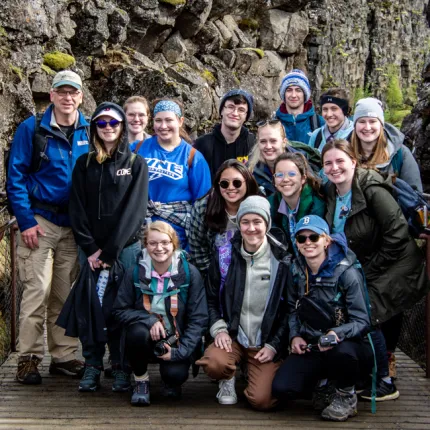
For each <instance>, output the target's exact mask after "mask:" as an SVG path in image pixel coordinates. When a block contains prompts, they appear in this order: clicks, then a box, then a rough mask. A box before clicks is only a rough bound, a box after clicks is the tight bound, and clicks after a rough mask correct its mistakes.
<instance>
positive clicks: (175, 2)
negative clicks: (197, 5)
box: [159, 0, 186, 6]
mask: <svg viewBox="0 0 430 430" xmlns="http://www.w3.org/2000/svg"><path fill="white" fill-rule="evenodd" d="M159 2H160V3H164V4H169V5H170V6H182V5H184V4H185V3H186V0H159Z"/></svg>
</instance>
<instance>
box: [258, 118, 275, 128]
mask: <svg viewBox="0 0 430 430" xmlns="http://www.w3.org/2000/svg"><path fill="white" fill-rule="evenodd" d="M279 122H280V120H279V119H275V118H274V119H265V120H263V121H258V122H257V123H256V124H255V125H256V126H257V127H264V126H265V125H267V124H270V125H274V124H278V123H279Z"/></svg>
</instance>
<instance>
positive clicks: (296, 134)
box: [276, 100, 325, 144]
mask: <svg viewBox="0 0 430 430" xmlns="http://www.w3.org/2000/svg"><path fill="white" fill-rule="evenodd" d="M313 115H315V110H314V107H313V106H312V102H311V101H310V100H309V101H307V102H306V103H305V106H304V110H303V113H301V114H300V115H297V116H296V117H294V115H292V114H290V113H288V112H287V109H286V107H285V103H282V104H281V106H280V107H279V108H278V110H277V111H276V117H277V118H278V119H279V120H280V121H281V122H282V125H283V126H284V128H285V132H286V133H287V138H288V140H295V141H298V142H303V143H306V144H308V143H309V139H310V137H311V134H312V132H313V130H312V126H311V117H312V116H313ZM318 123H319V127H321V126H323V125H324V124H325V121H324V118H323V117H322V116H320V115H318Z"/></svg>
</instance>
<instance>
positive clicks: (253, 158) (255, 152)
mask: <svg viewBox="0 0 430 430" xmlns="http://www.w3.org/2000/svg"><path fill="white" fill-rule="evenodd" d="M264 127H272V128H277V129H278V130H279V134H280V135H281V137H282V140H285V145H284V150H285V148H286V147H287V146H288V139H287V135H286V133H285V129H284V126H283V125H282V123H281V122H280V121H279V122H276V123H274V124H270V123H269V122H267V123H266V124H264V125H262V126H261V127H258V129H257V139H256V140H257V141H256V143H255V145H254V147H253V148H252V150H251V154H250V155H249V161H248V169H249V170H250V171H251V173H253V172H254V169H255V166H256V165H257V164H258V163H259V162H260V161H261V162H262V163H266V161H265V160H264V158H263V156H262V154H261V150H260V145H259V140H260V130H261V129H262V128H264Z"/></svg>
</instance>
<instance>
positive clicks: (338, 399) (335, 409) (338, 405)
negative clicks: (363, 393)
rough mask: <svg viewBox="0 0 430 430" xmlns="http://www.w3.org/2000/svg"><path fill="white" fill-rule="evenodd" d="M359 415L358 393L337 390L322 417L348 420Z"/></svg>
mask: <svg viewBox="0 0 430 430" xmlns="http://www.w3.org/2000/svg"><path fill="white" fill-rule="evenodd" d="M355 415H357V394H355V393H354V394H349V393H344V392H342V391H340V390H336V392H335V393H334V394H333V396H332V399H331V403H330V404H329V405H328V406H327V407H326V408H325V409H324V410H323V411H322V413H321V417H322V418H323V419H325V420H329V421H346V420H347V419H348V418H349V417H354V416H355Z"/></svg>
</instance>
